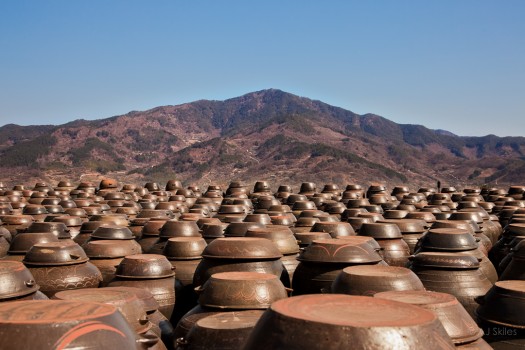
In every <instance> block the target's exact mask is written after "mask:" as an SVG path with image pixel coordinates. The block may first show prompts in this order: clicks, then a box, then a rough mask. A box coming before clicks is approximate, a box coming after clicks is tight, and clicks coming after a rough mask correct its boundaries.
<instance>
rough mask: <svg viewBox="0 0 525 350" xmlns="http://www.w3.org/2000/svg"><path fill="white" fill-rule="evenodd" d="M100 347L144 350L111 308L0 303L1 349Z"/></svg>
mask: <svg viewBox="0 0 525 350" xmlns="http://www.w3.org/2000/svg"><path fill="white" fill-rule="evenodd" d="M17 335H18V336H17ZM20 335H23V336H20ZM101 344H103V346H104V348H107V349H141V348H142V349H143V348H144V347H142V346H141V345H140V343H139V342H137V339H136V336H135V332H134V331H133V329H132V328H131V326H130V325H129V324H128V322H127V321H126V319H125V318H124V316H122V314H121V313H120V312H119V311H118V310H117V308H115V307H114V306H111V305H106V304H100V303H91V302H77V301H64V300H39V301H16V302H12V303H1V304H0V348H2V349H13V350H22V349H23V350H25V349H36V348H39V349H66V348H67V349H95V348H100V346H101Z"/></svg>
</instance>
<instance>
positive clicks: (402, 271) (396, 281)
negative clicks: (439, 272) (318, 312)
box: [331, 265, 425, 296]
mask: <svg viewBox="0 0 525 350" xmlns="http://www.w3.org/2000/svg"><path fill="white" fill-rule="evenodd" d="M424 289H425V288H424V287H423V284H422V283H421V281H420V280H419V277H417V276H416V274H414V272H412V271H410V270H409V269H407V268H405V267H399V266H383V265H361V266H359V265H358V266H350V267H345V268H344V269H343V270H342V271H341V272H340V273H339V275H338V276H337V278H336V279H335V280H334V282H333V283H332V287H331V290H332V293H340V294H350V295H367V296H373V295H374V294H376V293H379V292H385V291H394V290H395V291H409V290H424Z"/></svg>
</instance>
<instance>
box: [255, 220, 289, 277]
mask: <svg viewBox="0 0 525 350" xmlns="http://www.w3.org/2000/svg"><path fill="white" fill-rule="evenodd" d="M246 237H258V238H266V239H269V240H271V241H272V242H274V243H275V245H276V246H277V248H278V249H279V251H280V252H281V253H282V254H283V257H282V258H281V261H282V262H283V265H284V268H285V269H286V272H287V273H288V279H289V280H290V285H291V281H292V279H293V274H294V272H295V269H296V268H297V265H298V264H299V262H298V261H297V259H296V257H297V254H298V253H299V244H297V239H296V238H295V236H294V235H293V233H292V231H291V230H290V229H289V228H288V227H286V226H277V225H275V226H274V225H268V226H267V227H266V228H255V229H250V230H248V232H247V233H246Z"/></svg>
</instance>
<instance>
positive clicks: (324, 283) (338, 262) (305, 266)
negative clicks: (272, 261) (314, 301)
mask: <svg viewBox="0 0 525 350" xmlns="http://www.w3.org/2000/svg"><path fill="white" fill-rule="evenodd" d="M369 241H373V243H375V244H376V245H377V242H375V241H374V240H373V239H372V238H369V237H358V236H353V237H345V238H344V239H319V240H314V241H313V242H312V243H311V244H310V245H309V246H308V247H306V248H305V249H304V250H303V251H302V252H301V253H300V254H299V257H298V258H297V259H298V260H299V261H300V263H299V265H298V266H297V269H296V270H295V273H294V290H293V294H294V295H301V294H315V293H321V292H322V291H329V290H330V288H331V285H332V282H333V281H334V280H335V279H336V277H337V276H338V275H339V273H340V272H341V271H342V269H343V268H345V267H347V266H353V265H360V264H367V265H375V264H379V263H382V264H385V262H384V261H383V260H382V259H381V256H380V255H379V254H378V253H377V251H376V249H377V248H374V247H373V246H372V245H371V243H370V242H369Z"/></svg>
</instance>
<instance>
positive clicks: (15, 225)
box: [0, 215, 34, 235]
mask: <svg viewBox="0 0 525 350" xmlns="http://www.w3.org/2000/svg"><path fill="white" fill-rule="evenodd" d="M0 219H2V227H4V228H5V229H7V230H8V231H9V233H11V235H16V233H17V230H24V229H26V228H27V227H29V225H31V224H32V223H33V221H34V219H33V217H32V216H31V215H2V216H0Z"/></svg>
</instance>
